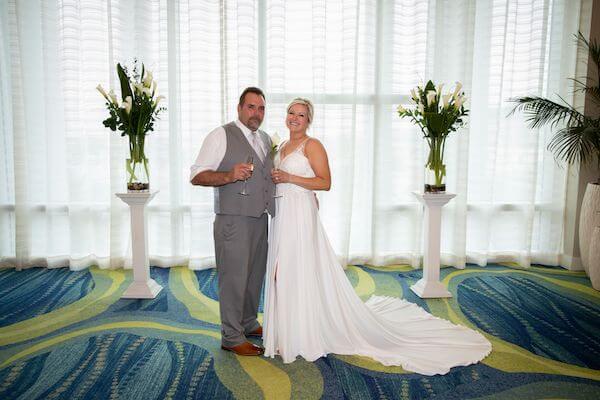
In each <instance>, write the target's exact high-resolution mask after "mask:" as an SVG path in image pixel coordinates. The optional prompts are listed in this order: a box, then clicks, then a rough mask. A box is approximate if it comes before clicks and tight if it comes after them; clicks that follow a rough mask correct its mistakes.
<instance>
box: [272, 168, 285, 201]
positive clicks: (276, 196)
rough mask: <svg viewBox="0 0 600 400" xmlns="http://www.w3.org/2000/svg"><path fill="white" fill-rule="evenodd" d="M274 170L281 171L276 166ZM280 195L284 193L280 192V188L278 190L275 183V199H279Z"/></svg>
mask: <svg viewBox="0 0 600 400" xmlns="http://www.w3.org/2000/svg"><path fill="white" fill-rule="evenodd" d="M273 171H279V168H277V167H275V168H273ZM279 197H283V195H282V194H279V190H277V183H276V184H275V194H274V195H273V198H274V199H277V198H279Z"/></svg>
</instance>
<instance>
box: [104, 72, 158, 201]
mask: <svg viewBox="0 0 600 400" xmlns="http://www.w3.org/2000/svg"><path fill="white" fill-rule="evenodd" d="M117 75H118V77H119V83H120V85H121V99H122V100H121V101H119V99H118V98H117V96H116V95H115V93H114V91H113V90H110V91H109V92H108V93H106V91H105V90H104V89H103V88H102V86H101V85H98V86H97V87H96V89H97V90H98V91H99V92H100V93H101V94H102V96H104V98H105V100H106V108H107V109H108V112H109V117H108V118H107V119H105V120H104V121H103V122H102V123H103V124H104V126H105V127H107V128H109V129H110V130H112V131H117V130H118V131H120V132H121V136H127V138H128V141H129V158H128V159H127V160H126V162H125V169H126V171H127V191H148V190H149V189H150V171H149V167H148V158H147V157H146V154H145V152H144V145H145V141H146V135H147V134H148V133H149V132H151V131H153V130H154V122H155V120H156V119H157V118H158V115H159V114H160V113H161V112H162V111H165V110H166V108H165V107H161V106H159V103H160V101H161V100H162V99H163V98H164V96H157V95H156V86H157V84H156V81H155V80H153V77H152V73H151V72H150V71H148V70H145V68H144V64H142V70H141V73H139V71H138V65H137V61H136V62H135V63H134V68H133V70H132V71H131V72H129V71H128V70H127V68H126V67H122V66H121V64H117Z"/></svg>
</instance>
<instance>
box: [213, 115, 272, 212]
mask: <svg viewBox="0 0 600 400" xmlns="http://www.w3.org/2000/svg"><path fill="white" fill-rule="evenodd" d="M223 129H225V135H226V137H227V150H226V151H225V156H224V157H223V161H221V164H219V168H217V171H219V172H226V171H231V170H232V169H233V166H234V165H235V164H239V163H245V162H246V159H247V158H248V156H249V155H253V156H254V171H253V172H252V176H251V177H250V179H248V181H247V183H246V191H247V192H248V193H249V195H248V196H242V195H240V194H239V193H240V192H241V191H242V185H243V184H244V181H237V182H234V183H230V184H227V185H223V186H219V187H215V188H214V194H215V214H226V215H244V216H247V217H257V218H258V217H260V216H261V215H262V214H263V213H264V211H265V210H267V211H268V212H269V214H271V215H272V216H274V215H275V199H274V198H273V194H274V192H275V185H274V184H273V181H272V180H271V170H272V169H273V160H272V159H271V155H270V152H269V151H268V150H269V149H270V148H271V139H270V138H269V135H267V134H266V133H264V132H263V131H260V130H259V131H258V132H257V134H258V135H260V138H261V139H262V141H263V142H264V143H266V144H267V145H268V146H267V155H266V156H265V159H264V160H263V161H262V162H261V161H260V157H259V156H258V154H256V152H255V151H254V149H253V148H252V146H251V145H250V143H248V140H247V139H246V136H244V133H243V132H242V131H241V129H240V128H238V127H237V125H236V124H235V123H233V122H230V123H228V124H226V125H223Z"/></svg>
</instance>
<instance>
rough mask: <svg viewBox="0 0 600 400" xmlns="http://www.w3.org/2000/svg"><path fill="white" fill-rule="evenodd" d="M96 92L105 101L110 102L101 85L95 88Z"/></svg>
mask: <svg viewBox="0 0 600 400" xmlns="http://www.w3.org/2000/svg"><path fill="white" fill-rule="evenodd" d="M96 90H97V91H99V92H100V94H101V95H102V96H104V98H105V99H106V100H109V101H110V99H109V98H108V94H107V93H106V91H105V90H104V88H103V87H102V85H98V86H96Z"/></svg>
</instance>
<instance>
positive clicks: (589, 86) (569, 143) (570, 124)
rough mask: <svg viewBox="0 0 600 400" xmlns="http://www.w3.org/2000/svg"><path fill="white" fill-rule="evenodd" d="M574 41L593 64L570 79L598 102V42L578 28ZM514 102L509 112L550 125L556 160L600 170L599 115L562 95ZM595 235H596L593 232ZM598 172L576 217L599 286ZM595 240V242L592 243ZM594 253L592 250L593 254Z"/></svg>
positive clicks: (532, 123) (534, 124)
mask: <svg viewBox="0 0 600 400" xmlns="http://www.w3.org/2000/svg"><path fill="white" fill-rule="evenodd" d="M576 38H577V42H578V43H579V44H581V45H582V46H583V47H584V48H585V49H586V50H587V52H588V55H589V58H590V60H592V67H593V68H595V69H596V71H595V75H594V74H593V73H592V72H593V71H592V68H590V70H589V71H588V76H587V77H586V78H587V79H586V80H585V81H584V80H580V79H576V78H574V79H572V80H573V82H574V85H575V91H579V92H582V93H585V94H586V95H587V96H589V99H590V100H591V101H593V102H594V103H595V104H596V105H597V106H600V46H599V45H598V42H597V41H595V40H594V41H592V42H590V41H588V40H587V39H586V38H585V37H584V36H583V35H582V34H581V32H579V34H578V35H576ZM511 101H512V102H514V103H516V104H515V106H514V108H513V109H512V111H511V112H510V114H509V115H511V114H514V113H515V112H522V113H523V114H524V115H525V120H526V121H527V122H528V124H529V127H530V128H531V129H538V128H541V127H543V126H549V127H550V128H551V129H553V130H554V131H555V132H554V136H553V137H552V139H551V140H550V142H549V143H548V150H550V151H551V152H552V153H554V157H555V158H556V159H557V161H558V162H563V163H567V164H575V165H580V164H586V163H591V162H595V163H598V171H599V172H600V118H599V117H598V116H595V117H594V116H592V115H586V114H585V113H582V112H580V111H579V110H577V109H575V108H574V107H573V106H571V105H570V104H568V103H567V102H566V101H565V100H564V99H562V98H561V102H562V103H558V102H555V101H552V100H549V99H546V98H543V97H538V96H524V97H517V98H514V99H511ZM594 235H596V236H594ZM599 243H600V176H599V177H598V180H597V181H596V182H595V183H588V185H587V187H586V191H585V195H584V198H583V203H582V206H581V214H580V217H579V246H580V251H581V261H582V264H583V267H584V269H585V271H586V273H587V274H588V275H589V276H590V279H591V281H592V285H593V286H594V288H595V289H598V290H600V254H596V253H597V252H600V245H598V244H599ZM594 244H596V245H594ZM592 253H594V254H592Z"/></svg>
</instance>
